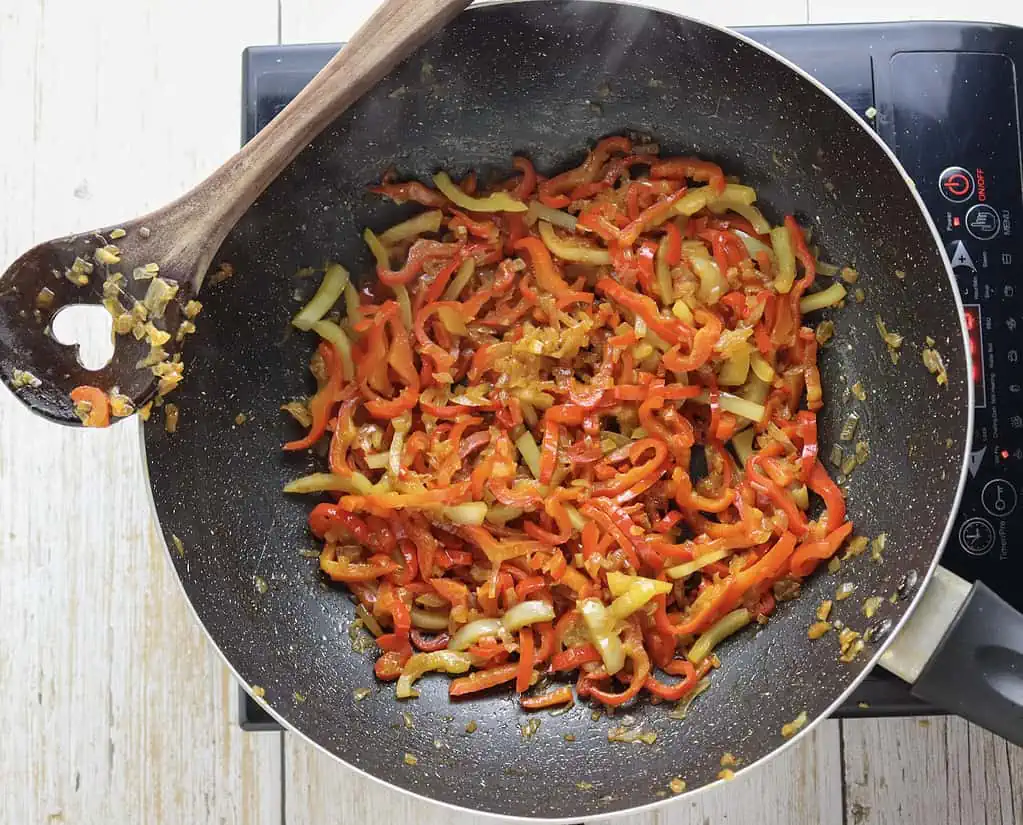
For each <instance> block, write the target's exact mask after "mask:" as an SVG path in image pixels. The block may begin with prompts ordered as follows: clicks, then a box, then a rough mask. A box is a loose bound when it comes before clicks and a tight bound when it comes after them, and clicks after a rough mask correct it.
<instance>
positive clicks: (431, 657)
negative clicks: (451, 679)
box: [395, 650, 472, 699]
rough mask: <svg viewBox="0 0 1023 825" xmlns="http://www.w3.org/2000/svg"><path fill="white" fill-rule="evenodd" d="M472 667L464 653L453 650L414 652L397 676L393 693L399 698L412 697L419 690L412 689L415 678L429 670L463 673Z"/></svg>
mask: <svg viewBox="0 0 1023 825" xmlns="http://www.w3.org/2000/svg"><path fill="white" fill-rule="evenodd" d="M470 667H472V659H471V658H470V657H469V655H468V654H466V653H457V652H455V651H453V650H437V651H435V652H433V653H415V654H413V655H412V658H411V659H409V660H408V661H407V662H406V663H405V667H404V668H403V669H402V671H401V676H399V677H398V686H397V689H396V691H395V694H396V695H397V697H398V698H399V699H413V698H415V697H416V696H418V695H419V691H417V690H413V689H412V685H413V684H414V683H415V681H416V679H418V678H419V677H420V676H422V675H423V674H424V673H426V672H428V671H431V670H443V671H445V672H447V673H465V672H466V671H467V670H468V669H469V668H470Z"/></svg>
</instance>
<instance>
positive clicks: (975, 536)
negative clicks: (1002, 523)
mask: <svg viewBox="0 0 1023 825" xmlns="http://www.w3.org/2000/svg"><path fill="white" fill-rule="evenodd" d="M959 543H960V544H961V545H962V546H963V550H965V551H966V552H967V553H969V554H970V555H971V556H983V555H984V554H985V553H986V552H987V551H988V550H990V549H991V548H992V547H993V546H994V543H995V528H994V527H992V526H991V522H990V521H988V520H987V519H986V518H971V519H968V520H967V521H965V522H964V523H963V526H962V527H960V528H959Z"/></svg>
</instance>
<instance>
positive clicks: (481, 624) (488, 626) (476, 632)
mask: <svg viewBox="0 0 1023 825" xmlns="http://www.w3.org/2000/svg"><path fill="white" fill-rule="evenodd" d="M503 627H504V625H502V624H501V620H500V619H477V620H476V621H474V622H469V624H467V625H465V626H464V627H461V628H459V629H458V632H457V633H455V635H454V636H452V637H451V641H449V642H448V650H468V649H469V648H470V647H472V646H473V645H474V644H476V642H478V641H479V640H480V639H482V638H484V637H485V636H497V634H498V633H500V632H501V629H502V628H503Z"/></svg>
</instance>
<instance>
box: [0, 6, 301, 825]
mask: <svg viewBox="0 0 1023 825" xmlns="http://www.w3.org/2000/svg"><path fill="white" fill-rule="evenodd" d="M276 37H277V4H276V0H235V1H234V2H227V0H218V2H217V3H212V4H206V3H203V2H200V0H174V2H153V3H137V2H134V1H133V0H105V1H104V2H98V0H97V2H92V1H91V0H90V2H85V0H46V2H45V3H43V2H35V0H2V2H0V100H3V101H4V113H3V115H2V117H0V149H2V151H0V157H2V160H0V267H6V266H7V264H8V263H10V261H11V260H13V258H14V256H15V255H16V254H18V253H19V252H20V251H22V250H24V249H25V248H27V247H28V246H30V245H31V244H32V243H34V242H36V241H41V240H44V239H46V238H49V237H52V236H54V235H57V234H62V233H64V232H67V231H70V230H75V229H84V228H87V227H90V226H101V225H103V224H104V223H109V222H113V221H115V220H117V219H118V218H120V217H123V216H130V215H133V214H138V213H141V212H142V211H144V210H145V209H148V208H151V207H153V206H156V205H158V204H160V203H162V202H163V201H165V200H167V199H169V198H171V197H172V196H174V195H177V194H179V193H180V192H182V191H184V189H185V188H186V187H188V186H189V185H191V184H192V183H193V182H194V181H196V180H198V179H199V178H200V177H201V176H203V175H205V174H206V173H207V172H209V171H211V170H212V169H213V168H214V167H215V166H216V165H217V163H218V162H219V161H220V160H222V159H223V158H224V157H226V156H227V155H228V154H230V153H231V152H233V151H234V149H235V147H236V146H237V143H238V124H239V118H240V115H239V101H238V97H239V95H238V66H239V63H238V59H239V54H240V50H241V49H242V48H243V46H245V45H246V44H248V43H252V42H265V41H267V40H271V41H272V40H275V39H276ZM0 693H2V696H3V701H0V731H2V734H0V823H4V825H41V823H55V822H68V823H82V824H83V825H99V824H100V823H140V824H143V823H144V824H145V825H148V824H149V823H158V822H166V823H174V825H177V824H178V823H206V822H217V823H239V824H241V823H245V824H246V825H247V824H248V823H253V825H270V824H271V823H274V825H276V823H279V822H280V816H281V804H282V803H281V782H280V776H281V736H280V734H272V735H269V736H250V735H246V734H244V733H243V732H241V731H240V730H239V729H238V728H237V727H236V726H235V725H233V724H232V722H231V718H230V715H229V713H230V710H231V708H232V706H233V702H234V697H235V688H234V684H233V682H232V680H231V678H230V676H229V674H228V672H227V670H226V668H225V667H224V665H223V664H222V662H221V661H220V659H219V657H218V656H217V655H216V654H215V653H214V652H213V651H212V649H211V648H210V647H209V645H208V644H207V643H206V641H205V639H204V637H203V635H202V633H201V631H200V630H199V628H198V626H197V625H196V623H195V622H194V621H193V618H192V615H191V613H190V611H189V608H188V607H187V605H186V602H185V599H184V597H183V595H182V593H181V591H180V588H179V586H178V584H177V581H176V578H175V577H174V575H173V572H172V570H171V569H170V567H169V565H168V564H167V562H166V560H165V559H164V550H163V547H162V544H161V543H160V541H159V540H158V539H157V534H156V530H155V525H154V522H153V520H152V517H151V515H150V504H149V495H148V493H147V491H146V482H145V479H144V476H143V470H142V466H141V462H140V452H139V445H138V435H137V424H136V423H135V422H134V421H131V422H127V423H123V424H121V425H119V426H117V427H114V428H112V429H110V430H108V431H104V432H75V431H72V430H69V429H65V428H61V427H57V426H52V425H48V424H47V423H45V422H44V421H42V420H41V419H38V418H36V417H35V416H33V415H31V414H29V413H28V412H27V411H26V410H25V409H23V408H22V407H21V405H20V404H18V403H17V402H15V401H14V400H13V399H11V397H10V396H9V394H8V393H7V392H6V390H4V391H2V392H0Z"/></svg>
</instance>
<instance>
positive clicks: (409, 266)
mask: <svg viewBox="0 0 1023 825" xmlns="http://www.w3.org/2000/svg"><path fill="white" fill-rule="evenodd" d="M461 250H462V244H458V243H444V242H442V241H431V240H424V239H420V240H418V241H416V242H415V243H414V244H412V247H411V249H409V252H408V258H407V259H406V261H405V265H404V266H403V267H402V268H401V269H399V270H392V269H388V268H386V267H382V266H378V267H377V277H378V278H379V279H380V282H381V283H383V284H386V285H387V286H391V287H394V286H403V285H405V284H407V283H409V282H410V281H411V280H412V279H413V278H415V277H416V276H417V275H419V274H420V273H422V271H423V266H424V265H425V264H426V262H427V261H432V260H436V259H437V258H447V257H448V256H450V255H457V254H458V253H459V252H460V251H461Z"/></svg>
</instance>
